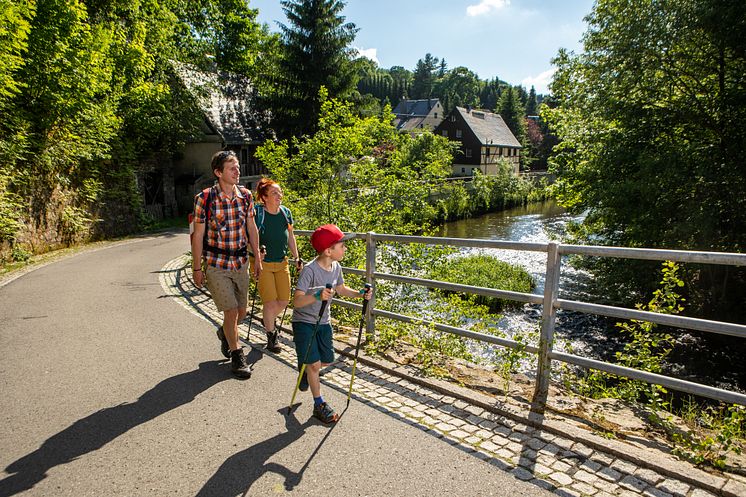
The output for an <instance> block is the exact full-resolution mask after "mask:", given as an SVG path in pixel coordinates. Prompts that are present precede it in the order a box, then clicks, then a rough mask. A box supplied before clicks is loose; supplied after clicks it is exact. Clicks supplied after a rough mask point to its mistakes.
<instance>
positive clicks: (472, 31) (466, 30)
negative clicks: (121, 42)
mask: <svg viewBox="0 0 746 497" xmlns="http://www.w3.org/2000/svg"><path fill="white" fill-rule="evenodd" d="M249 6H250V7H251V8H254V9H259V16H258V20H259V22H260V23H264V24H267V25H269V28H270V30H271V31H274V32H278V31H279V27H278V25H277V22H278V21H279V22H281V23H283V24H287V19H286V18H285V14H284V12H283V10H282V6H281V5H280V2H279V0H250V1H249ZM592 7H593V0H347V2H346V6H345V8H344V11H343V13H342V15H343V16H345V18H346V21H347V22H352V23H354V24H355V25H356V26H357V27H358V28H359V31H358V33H357V36H356V38H355V41H354V42H353V46H354V47H355V48H356V49H358V51H359V52H360V53H361V54H362V55H364V56H366V57H368V58H370V59H372V60H374V61H376V62H377V63H378V65H379V67H382V68H387V69H388V68H390V67H392V66H403V67H404V68H406V69H409V70H410V71H413V70H414V67H415V65H416V64H417V61H418V60H419V59H422V58H424V57H425V54H427V53H430V54H432V55H433V56H434V57H437V58H439V59H445V60H446V63H447V65H448V68H449V69H453V68H455V67H458V66H464V67H467V68H468V69H470V70H471V71H473V72H475V73H477V75H478V76H479V78H480V79H492V78H494V77H498V78H500V79H501V80H503V81H507V82H508V83H510V84H513V85H518V84H521V85H523V86H524V87H526V89H529V88H531V86H534V87H535V88H536V92H537V93H544V94H546V93H548V89H547V84H548V83H549V82H550V81H551V77H552V73H553V72H554V69H553V67H552V64H551V59H552V58H553V57H554V56H556V55H557V52H558V50H559V49H560V48H566V49H568V50H572V51H575V52H580V51H581V48H582V44H581V38H582V36H583V33H584V32H585V31H586V24H585V22H584V21H583V18H584V17H585V16H586V15H587V14H589V13H590V12H591V9H592Z"/></svg>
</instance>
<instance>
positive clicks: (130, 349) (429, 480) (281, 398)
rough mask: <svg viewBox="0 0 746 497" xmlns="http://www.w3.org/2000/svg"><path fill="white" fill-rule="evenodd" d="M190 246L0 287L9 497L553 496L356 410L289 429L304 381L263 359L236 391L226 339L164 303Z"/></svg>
mask: <svg viewBox="0 0 746 497" xmlns="http://www.w3.org/2000/svg"><path fill="white" fill-rule="evenodd" d="M187 246H188V237H187V235H185V234H163V235H157V236H152V237H147V238H143V239H138V240H134V241H130V242H125V243H122V244H118V245H114V246H111V247H108V248H105V249H99V250H96V251H91V252H85V253H81V254H78V255H75V256H72V257H69V258H67V259H64V260H61V261H58V262H55V263H52V264H50V265H47V266H44V267H41V268H39V269H37V270H35V271H32V272H30V273H28V274H26V275H24V276H22V277H20V278H18V279H16V280H14V281H12V282H10V283H8V284H6V285H5V286H2V287H0V302H1V304H0V327H1V328H0V330H1V331H0V384H1V385H2V395H0V416H2V422H1V423H0V468H4V473H3V474H2V475H0V497H6V496H11V495H44V496H75V497H81V496H89V495H90V496H102V495H106V496H112V495H126V496H141V495H142V496H145V495H147V496H151V495H156V496H160V495H178V496H181V495H185V496H190V495H200V496H234V495H262V496H266V495H281V494H292V495H309V496H331V497H333V496H357V495H366V496H399V495H401V496H418V495H422V496H429V497H433V496H439V495H457V496H478V495H479V496H482V495H495V496H515V495H532V496H533V495H549V492H547V491H546V490H544V489H542V488H539V487H537V486H535V485H532V484H530V483H527V482H523V481H520V480H518V479H516V478H514V477H513V476H512V475H511V474H510V473H506V472H505V471H503V470H501V469H499V468H497V467H496V466H493V465H491V464H489V463H487V462H484V461H482V460H481V459H479V458H478V457H476V456H475V455H473V454H469V453H466V452H464V451H463V450H460V449H458V448H456V447H454V446H452V445H450V444H448V443H447V442H445V441H443V440H441V439H438V438H436V437H434V436H432V435H430V434H428V433H427V432H425V431H422V430H421V429H418V428H417V427H415V426H412V425H410V424H407V423H404V422H402V421H400V420H397V419H395V418H393V417H391V416H389V415H387V414H385V413H383V412H380V411H378V410H376V409H374V408H372V407H370V406H368V405H365V404H362V403H359V402H356V401H353V402H352V403H351V404H350V408H349V409H348V410H347V411H346V412H345V413H344V415H343V416H342V418H341V420H340V421H339V423H338V424H337V425H335V426H334V427H331V428H330V427H327V426H324V425H322V424H320V423H319V422H318V421H316V420H315V419H313V418H312V417H311V408H312V400H311V399H310V395H309V394H301V395H299V399H300V400H301V402H302V404H301V405H300V407H299V408H298V409H297V410H296V411H294V414H293V415H292V416H289V417H288V416H285V415H284V414H281V413H280V412H279V410H280V409H282V408H284V406H286V404H287V402H288V400H289V397H290V395H291V394H292V389H293V387H294V384H295V383H294V382H295V373H294V371H293V370H291V369H290V368H289V367H287V366H286V365H285V364H283V363H281V362H279V361H277V360H275V359H274V358H272V357H271V356H267V355H263V354H262V353H261V352H259V351H258V350H253V351H252V353H251V355H250V361H252V362H254V363H255V364H254V375H253V377H252V378H251V379H250V380H247V381H239V380H235V379H233V378H232V376H231V374H230V371H229V369H230V366H229V363H228V362H226V361H224V360H223V358H222V356H221V354H220V351H219V342H218V340H217V339H216V337H215V334H214V327H213V325H212V324H210V323H208V322H207V321H205V320H204V319H201V318H199V317H198V316H196V315H194V314H192V313H189V312H186V311H185V309H184V308H183V307H182V306H181V305H179V304H178V303H176V302H174V296H172V295H167V294H165V292H164V290H163V289H162V287H161V285H160V283H159V280H158V277H159V271H160V270H161V268H162V267H163V266H164V265H165V264H166V263H167V262H168V261H170V260H172V259H173V258H174V257H176V256H178V255H179V254H181V253H183V252H184V251H185V250H186V249H187ZM323 393H324V394H325V397H326V399H327V400H328V401H330V403H331V404H332V405H333V406H335V407H337V408H338V409H340V408H342V407H344V404H345V394H344V393H343V392H339V391H336V390H332V389H330V388H323Z"/></svg>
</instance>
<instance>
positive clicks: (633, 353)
mask: <svg viewBox="0 0 746 497" xmlns="http://www.w3.org/2000/svg"><path fill="white" fill-rule="evenodd" d="M661 273H662V275H663V279H662V280H661V282H660V287H659V288H658V289H657V290H656V291H655V292H654V293H653V298H652V299H651V300H650V302H648V304H647V305H646V306H643V305H641V304H638V305H637V308H638V309H641V310H645V311H649V312H657V313H661V314H678V313H680V312H681V311H683V310H684V307H683V306H682V305H681V302H683V300H684V299H683V298H682V297H681V295H680V294H679V293H677V289H679V288H681V287H683V286H684V282H683V281H682V280H681V278H680V276H679V266H678V265H677V264H676V263H674V262H671V261H666V262H664V263H663V265H662V270H661ZM617 326H618V327H619V328H620V329H621V330H622V332H624V333H626V334H628V335H629V337H630V339H629V342H627V343H626V344H625V346H624V349H623V350H622V351H620V352H617V353H616V358H617V361H618V362H619V364H621V365H623V366H626V367H629V368H635V369H640V370H642V371H648V372H651V373H660V372H661V370H662V365H663V363H664V361H665V358H666V357H667V356H668V354H669V353H670V352H671V347H672V346H673V337H672V336H671V335H669V334H668V333H661V332H659V331H657V330H656V328H657V325H656V324H655V323H651V322H649V321H639V320H635V319H633V320H631V322H629V323H617ZM577 389H578V390H579V392H580V393H581V394H583V395H586V396H590V397H594V398H600V397H611V398H619V399H624V400H631V401H642V400H647V401H648V402H649V403H653V404H657V403H659V402H660V396H661V394H665V393H666V389H665V388H663V387H662V386H660V385H649V384H648V383H646V382H642V381H639V380H631V379H627V378H617V377H616V376H614V375H611V374H609V373H605V372H602V371H593V372H590V373H588V375H587V376H586V377H585V378H582V379H580V381H578V382H577Z"/></svg>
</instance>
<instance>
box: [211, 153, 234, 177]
mask: <svg viewBox="0 0 746 497" xmlns="http://www.w3.org/2000/svg"><path fill="white" fill-rule="evenodd" d="M230 159H236V160H238V156H236V152H234V151H233V150H221V151H220V152H216V153H215V155H213V156H212V163H211V164H210V165H211V166H212V172H213V173H214V172H215V171H220V172H221V173H222V172H223V165H224V164H225V163H226V161H228V160H230Z"/></svg>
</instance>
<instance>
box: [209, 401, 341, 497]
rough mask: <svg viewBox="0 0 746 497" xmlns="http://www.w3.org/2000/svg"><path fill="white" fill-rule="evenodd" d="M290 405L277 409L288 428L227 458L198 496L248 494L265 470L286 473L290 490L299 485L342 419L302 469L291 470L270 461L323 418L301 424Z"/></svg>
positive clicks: (330, 430)
mask: <svg viewBox="0 0 746 497" xmlns="http://www.w3.org/2000/svg"><path fill="white" fill-rule="evenodd" d="M287 409H288V408H287V407H283V408H282V409H279V410H278V411H277V412H279V413H280V414H281V415H282V416H284V417H285V428H287V431H285V432H284V433H280V434H279V435H275V436H274V437H272V438H268V439H267V440H265V441H263V442H259V443H257V444H254V445H252V446H251V447H249V448H248V449H245V450H242V451H241V452H238V453H236V454H234V455H232V456H231V457H229V458H228V459H226V460H225V462H224V463H223V464H221V465H220V468H218V470H217V472H215V474H214V475H212V477H210V479H209V480H207V482H205V485H204V486H203V487H202V488H201V489H200V491H199V492H198V493H197V497H214V496H223V495H248V493H249V489H251V486H252V485H253V484H254V482H256V481H257V480H258V479H259V478H261V477H262V475H264V474H265V473H276V474H278V475H282V476H283V477H284V478H285V490H288V491H289V490H293V489H294V488H295V487H297V486H298V484H300V482H301V480H302V479H303V473H305V471H306V468H308V465H309V464H310V462H311V460H312V459H313V457H314V456H315V455H316V453H317V452H318V451H319V449H321V446H322V445H324V442H326V440H327V438H329V435H330V434H331V432H332V430H334V428H335V427H336V426H337V423H339V420H338V421H337V423H334V424H333V425H332V426H330V427H329V430H328V431H327V432H326V434H325V435H324V437H323V438H322V439H321V441H320V442H319V444H318V445H317V446H316V448H315V449H314V450H313V452H312V453H311V454H310V455H309V457H308V460H307V461H306V462H305V464H303V467H302V468H301V469H300V470H299V471H291V470H290V469H288V468H286V467H285V466H282V465H281V464H277V463H274V462H268V461H269V459H270V458H271V457H272V456H273V455H274V454H276V453H278V452H280V451H281V450H282V449H284V448H285V447H287V446H289V445H290V444H292V443H293V442H295V441H296V440H298V439H299V438H300V437H301V436H303V434H304V433H306V428H308V427H309V426H311V425H314V424H321V422H320V421H316V420H315V419H314V418H309V419H308V420H307V421H306V422H305V423H303V424H300V423H299V422H298V420H297V419H296V418H295V414H294V413H292V412H291V414H288V413H287V412H288V411H287ZM345 410H346V409H345ZM342 415H344V411H343V412H342V414H340V419H341V418H342Z"/></svg>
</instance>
